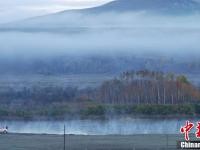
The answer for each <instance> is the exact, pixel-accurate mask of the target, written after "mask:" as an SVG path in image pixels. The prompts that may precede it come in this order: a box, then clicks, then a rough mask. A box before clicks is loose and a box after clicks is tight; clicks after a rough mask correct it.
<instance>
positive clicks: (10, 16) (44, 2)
mask: <svg viewBox="0 0 200 150" xmlns="http://www.w3.org/2000/svg"><path fill="white" fill-rule="evenodd" d="M109 1H111V0H14V1H13V0H6V1H5V0H0V23H5V22H11V21H15V20H20V19H24V18H29V17H33V16H40V15H45V14H49V13H55V12H59V11H63V10H67V9H78V8H87V7H93V6H97V5H102V4H104V3H106V2H109Z"/></svg>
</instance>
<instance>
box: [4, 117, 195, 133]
mask: <svg viewBox="0 0 200 150" xmlns="http://www.w3.org/2000/svg"><path fill="white" fill-rule="evenodd" d="M185 120H186V119H133V118H121V119H110V120H105V121H102V120H66V121H1V122H0V125H1V126H5V125H7V126H8V127H9V132H12V133H34V134H63V126H64V124H65V125H66V133H67V134H77V135H110V134H120V135H132V134H176V133H179V131H180V127H182V126H184V125H185ZM191 121H193V123H195V122H197V119H191Z"/></svg>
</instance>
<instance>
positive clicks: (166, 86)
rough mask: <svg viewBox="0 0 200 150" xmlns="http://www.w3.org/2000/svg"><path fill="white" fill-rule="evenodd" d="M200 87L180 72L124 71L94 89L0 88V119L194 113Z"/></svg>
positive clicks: (199, 111)
mask: <svg viewBox="0 0 200 150" xmlns="http://www.w3.org/2000/svg"><path fill="white" fill-rule="evenodd" d="M199 101H200V90H199V89H198V88H197V87H195V86H193V85H192V84H191V83H190V82H189V81H188V79H187V77H186V76H184V75H176V74H173V73H163V72H157V71H148V70H141V71H127V72H123V73H122V74H121V75H120V76H119V77H118V78H115V79H112V80H109V81H105V82H103V83H102V84H101V85H100V86H98V87H96V88H85V89H78V88H76V87H67V88H62V87H32V88H30V87H29V88H27V87H24V88H22V89H14V88H7V89H3V90H2V89H1V90H0V102H1V105H0V117H1V118H13V117H16V118H27V117H28V118H32V117H36V116H37V117H38V116H39V117H47V116H48V117H64V116H66V115H68V116H74V115H75V116H77V115H81V116H85V117H87V116H91V115H94V116H102V115H105V114H119V115H120V114H123V113H125V114H126V115H130V114H132V115H135V114H139V115H141V114H146V115H150V114H151V115H159V114H162V115H169V114H170V115H176V114H182V115H183V114H185V115H197V114H200V110H199V104H200V103H199Z"/></svg>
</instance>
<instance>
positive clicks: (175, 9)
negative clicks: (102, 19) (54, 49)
mask: <svg viewBox="0 0 200 150" xmlns="http://www.w3.org/2000/svg"><path fill="white" fill-rule="evenodd" d="M78 11H80V12H83V13H103V12H108V11H114V12H129V11H152V12H160V13H166V14H182V13H194V12H199V11H200V3H199V2H197V1H195V0H115V1H112V2H109V3H107V4H105V5H102V6H98V7H94V8H88V9H83V10H74V11H73V12H78ZM63 12H68V11H63Z"/></svg>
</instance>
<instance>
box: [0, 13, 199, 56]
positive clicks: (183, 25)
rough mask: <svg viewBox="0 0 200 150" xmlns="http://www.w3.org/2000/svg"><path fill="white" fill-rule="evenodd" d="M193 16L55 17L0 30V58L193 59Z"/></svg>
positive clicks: (195, 22)
mask: <svg viewBox="0 0 200 150" xmlns="http://www.w3.org/2000/svg"><path fill="white" fill-rule="evenodd" d="M199 16H200V15H199V14H193V15H192V14H191V15H186V16H164V15H156V14H147V13H145V12H130V13H116V12H110V13H105V14H104V13H102V14H99V15H95V14H87V15H86V14H79V13H74V14H73V13H67V12H66V13H63V14H62V13H60V14H56V15H50V16H46V17H43V18H36V19H33V20H28V21H22V22H19V23H13V24H10V25H7V26H5V27H1V28H0V53H1V56H3V57H4V58H5V57H22V58H24V57H28V58H29V57H36V58H37V57H44V58H45V57H50V56H60V55H64V54H68V55H69V54H73V55H89V54H101V55H102V54H104V55H112V54H114V53H118V54H119V55H120V53H126V54H137V53H140V54H144V53H157V54H163V55H174V54H181V55H188V54H191V55H194V56H195V55H197V54H198V55H199V49H200V47H199V44H198V42H199V38H200V28H199V25H200V22H199V19H198V18H199ZM113 43H115V44H113Z"/></svg>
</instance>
